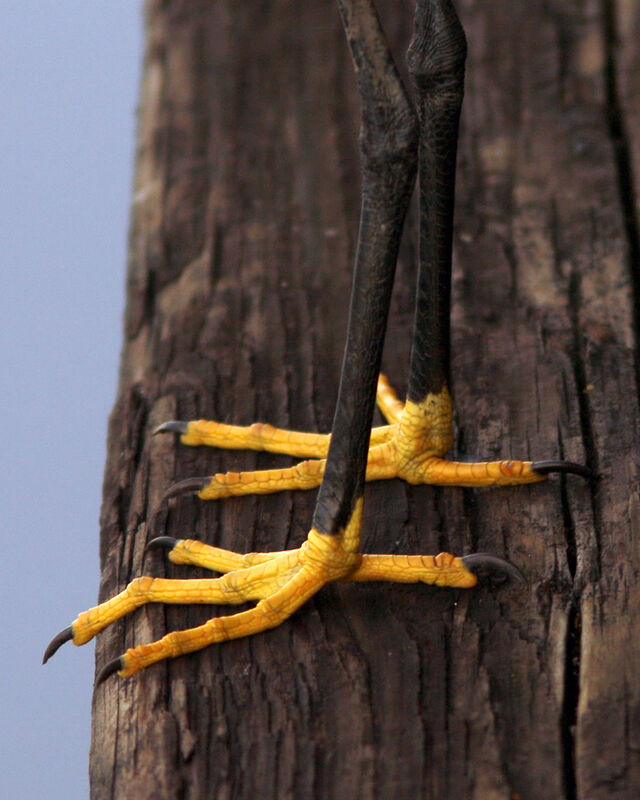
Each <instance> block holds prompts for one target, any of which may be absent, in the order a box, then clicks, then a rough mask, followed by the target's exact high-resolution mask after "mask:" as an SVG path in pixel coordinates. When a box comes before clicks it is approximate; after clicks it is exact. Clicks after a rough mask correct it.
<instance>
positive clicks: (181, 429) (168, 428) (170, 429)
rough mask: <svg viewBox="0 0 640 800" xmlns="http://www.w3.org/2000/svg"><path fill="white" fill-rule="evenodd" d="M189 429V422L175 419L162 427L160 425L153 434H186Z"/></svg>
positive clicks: (164, 423)
mask: <svg viewBox="0 0 640 800" xmlns="http://www.w3.org/2000/svg"><path fill="white" fill-rule="evenodd" d="M188 427H189V423H188V422H183V421H182V420H179V419H173V420H171V421H170V422H163V423H162V425H158V427H157V428H156V429H155V431H153V433H152V434H151V435H152V436H155V435H156V433H180V434H183V433H186V432H187V428H188Z"/></svg>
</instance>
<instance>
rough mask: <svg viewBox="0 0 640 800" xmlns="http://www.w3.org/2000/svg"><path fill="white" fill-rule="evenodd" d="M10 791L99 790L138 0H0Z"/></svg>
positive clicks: (27, 799)
mask: <svg viewBox="0 0 640 800" xmlns="http://www.w3.org/2000/svg"><path fill="white" fill-rule="evenodd" d="M0 41H1V42H2V45H1V47H0V117H1V121H0V170H1V172H0V174H1V179H0V331H1V335H0V365H1V371H0V387H1V388H0V421H1V425H0V445H1V448H2V480H0V509H1V513H0V533H1V542H2V559H1V560H0V573H1V574H0V607H1V608H2V625H0V652H1V653H2V680H0V719H1V720H2V724H1V726H0V797H3V798H5V797H6V798H20V800H31V798H47V800H58V798H61V799H62V798H64V799H65V800H69V798H74V799H75V798H84V797H87V796H88V787H89V783H88V771H87V770H88V753H89V744H90V739H89V732H90V714H91V694H92V683H93V646H92V645H87V646H85V647H84V648H76V647H73V645H70V644H68V645H66V646H65V647H64V648H62V649H61V650H60V651H59V653H58V654H57V655H56V657H55V658H54V659H52V660H51V661H50V662H49V663H48V664H47V665H46V666H45V667H43V666H41V663H40V662H41V659H42V652H43V650H44V648H45V646H46V644H47V642H48V641H49V639H50V638H51V637H52V636H53V635H54V634H55V633H57V632H58V630H60V629H61V628H64V627H66V626H67V625H68V624H69V623H70V622H71V621H72V620H73V619H74V618H75V616H76V615H77V613H78V612H79V611H81V610H83V609H85V608H86V607H88V606H91V605H93V604H94V603H95V601H96V597H97V592H98V581H99V574H98V514H99V508H100V495H101V484H102V472H103V468H104V460H105V439H106V429H107V416H108V414H109V411H110V410H111V407H112V404H113V401H114V399H115V391H116V380H117V370H118V358H119V350H120V341H121V320H122V313H123V306H124V274H125V253H126V250H125V246H126V231H127V223H128V211H129V200H130V190H131V182H132V173H133V152H134V131H135V106H136V102H137V88H138V82H139V77H140V69H141V61H142V14H141V10H140V3H139V2H137V0H109V1H108V2H107V0H93V1H92V2H87V1H86V0H0Z"/></svg>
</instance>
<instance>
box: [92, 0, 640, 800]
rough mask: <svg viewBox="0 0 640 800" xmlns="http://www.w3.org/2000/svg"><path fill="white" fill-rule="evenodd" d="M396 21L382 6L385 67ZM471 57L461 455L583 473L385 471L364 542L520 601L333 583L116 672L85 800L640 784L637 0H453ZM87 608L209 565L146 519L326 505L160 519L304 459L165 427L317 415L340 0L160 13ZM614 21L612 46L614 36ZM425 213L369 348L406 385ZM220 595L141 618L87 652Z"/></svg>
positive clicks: (595, 791) (166, 7) (456, 361)
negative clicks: (238, 475)
mask: <svg viewBox="0 0 640 800" xmlns="http://www.w3.org/2000/svg"><path fill="white" fill-rule="evenodd" d="M410 6H411V4H410V3H403V4H402V5H401V7H400V4H398V3H394V2H391V0H388V2H384V3H381V4H380V10H381V16H382V18H383V22H384V25H385V28H386V30H387V34H388V36H389V37H390V39H391V40H392V42H393V43H394V48H395V50H396V52H397V53H398V58H399V59H402V58H403V56H402V54H403V51H404V49H405V47H406V44H407V43H408V41H409V38H410V33H411V24H412V22H411V8H410ZM458 9H459V12H460V14H461V17H462V20H463V24H464V25H465V28H466V30H467V37H468V40H469V59H468V63H467V81H466V101H465V108H464V111H463V119H462V131H461V142H460V148H459V179H458V190H457V225H456V234H455V243H454V284H453V297H454V309H453V317H452V345H453V361H452V372H453V384H454V386H453V388H454V393H455V400H456V424H457V430H456V441H457V444H456V451H455V452H456V455H457V456H459V457H460V458H462V459H467V458H471V457H476V456H477V457H483V458H484V457H487V458H489V457H491V458H493V457H509V456H514V457H520V456H521V457H532V458H535V459H541V458H555V457H565V458H568V459H570V460H574V461H580V462H585V463H589V464H590V465H591V466H593V467H594V468H595V469H596V470H597V471H598V472H599V473H600V475H601V477H600V480H599V481H598V482H597V484H594V485H593V486H591V487H590V486H589V485H587V484H585V483H584V482H583V481H581V480H580V479H577V478H575V477H568V478H557V477H556V478H553V479H551V480H550V481H549V482H548V483H546V484H543V485H537V486H533V487H522V488H508V489H493V490H486V491H474V490H463V489H448V488H444V489H443V488H433V487H417V488H412V487H408V486H405V485H404V484H402V483H400V482H398V481H392V482H389V483H387V484H374V485H370V486H369V487H368V489H367V493H366V501H367V509H366V518H365V531H364V547H365V550H366V551H368V552H376V551H377V552H398V553H418V552H425V553H430V552H431V553H433V552H438V551H439V550H441V549H449V550H451V551H453V552H457V553H460V554H463V553H467V552H471V551H491V552H493V553H495V554H496V555H502V556H506V557H508V558H509V559H511V560H512V561H513V562H514V563H516V564H517V565H518V566H519V567H520V568H521V569H522V571H523V572H524V573H525V575H526V577H527V581H528V585H527V587H526V588H524V589H522V588H508V589H501V590H490V589H487V588H480V589H478V590H476V591H473V592H469V593H465V592H455V591H442V590H438V589H433V588H430V587H415V586H399V585H393V586H391V585H385V584H380V585H367V586H359V585H344V586H334V587H328V588H327V589H325V590H323V591H322V592H321V593H320V595H319V596H318V597H317V598H315V599H314V600H313V601H312V602H311V603H309V604H308V605H307V606H306V607H305V608H304V609H302V610H301V611H300V612H299V613H298V614H297V615H296V616H295V617H294V618H293V619H292V620H291V621H289V622H288V623H287V624H285V625H284V626H282V627H281V628H278V629H276V630H274V631H271V632H268V633H265V634H263V635H259V636H256V637H254V638H252V639H248V640H241V641H236V642H231V643H227V644H225V645H224V646H220V647H212V648H209V649H207V650H205V651H203V652H202V653H199V654H196V655H194V656H190V657H185V658H180V659H176V660H174V661H172V662H170V663H166V664H161V665H156V666H154V667H152V668H150V669H149V670H147V671H145V672H144V673H142V674H141V675H139V676H137V677H135V678H133V679H131V680H129V681H119V680H117V679H111V680H109V681H108V682H107V683H105V684H104V685H103V686H101V687H100V688H99V689H98V690H97V692H96V696H95V700H94V713H93V743H92V753H91V782H92V797H93V798H94V799H95V798H98V799H99V800H102V799H103V798H131V797H134V796H135V797H136V798H139V799H140V800H142V798H167V799H168V798H176V797H180V798H194V799H195V798H204V797H206V798H221V799H222V798H234V799H235V798H243V799H244V798H247V799H248V798H256V797H259V798H262V799H264V800H268V799H269V798H278V800H281V799H282V798H296V800H300V798H314V799H320V798H321V799H322V800H325V799H327V800H329V798H345V797H348V798H351V797H353V798H355V797H357V798H363V799H364V800H366V799H367V798H378V799H379V800H387V799H390V798H392V799H393V800H400V799H401V798H416V797H425V798H451V800H458V798H478V800H493V798H496V799H497V798H500V799H502V798H505V800H506V799H513V798H521V799H522V800H526V799H527V798H531V800H539V799H540V798H563V800H573V798H580V799H581V800H595V799H596V798H603V799H604V798H635V797H637V796H638V793H639V790H640V759H638V748H639V746H640V680H639V679H638V668H637V665H638V663H640V661H639V657H640V652H639V650H640V645H639V644H638V641H639V638H638V630H639V622H640V620H639V616H640V603H639V592H638V580H637V579H638V571H639V569H640V546H639V541H640V522H639V511H640V496H639V491H638V472H639V459H638V444H639V438H640V437H639V431H638V384H637V378H638V357H637V353H638V347H637V345H638V331H639V324H638V323H639V320H640V314H639V313H638V308H639V301H638V288H639V286H640V278H639V272H638V260H637V256H638V253H639V252H640V248H639V246H638V241H639V240H638V223H637V211H636V209H637V204H636V203H637V198H636V195H635V192H636V188H635V187H636V183H637V182H636V181H635V180H634V171H635V172H637V169H638V158H639V153H640V151H639V150H638V141H639V139H638V135H637V134H638V120H639V118H640V106H639V103H640V100H639V97H640V94H639V93H638V87H639V79H638V75H639V74H640V70H639V66H640V65H639V64H638V51H637V41H638V32H639V30H640V11H639V8H638V4H637V3H636V2H635V0H619V2H617V3H616V2H614V0H601V2H600V0H546V1H543V0H529V1H528V2H525V0H509V2H507V0H495V2H492V3H486V2H480V0H462V1H461V2H459V3H458ZM146 15H147V39H146V54H145V64H144V71H143V79H142V86H141V104H140V109H139V124H138V143H137V158H136V164H137V167H136V180H135V187H134V197H133V205H132V216H131V234H130V247H129V270H128V286H127V292H128V294H127V298H128V300H127V312H126V321H125V340H124V348H123V356H122V371H121V379H120V386H119V392H118V399H117V402H116V405H115V408H114V411H113V414H112V417H111V424H110V433H109V455H108V462H107V467H106V475H105V484H104V505H103V511H102V531H101V557H102V582H101V588H100V597H101V599H105V598H107V597H108V596H111V595H112V594H114V593H115V592H116V591H118V590H119V589H121V588H122V587H124V585H125V584H126V583H127V582H128V581H129V580H130V579H131V578H133V577H135V576H137V575H140V574H141V573H143V572H144V573H147V574H149V573H151V574H154V575H167V576H174V577H189V576H196V575H204V573H202V572H199V571H198V570H195V569H193V568H189V569H188V568H185V567H176V566H172V565H169V564H168V563H165V562H164V561H163V560H162V559H161V558H160V557H159V556H158V555H156V554H153V555H150V556H148V557H146V558H145V559H143V549H144V545H145V543H146V541H147V540H148V539H149V538H151V537H152V536H154V535H164V534H166V535H170V536H177V537H180V536H188V537H193V538H198V539H202V540H203V541H207V542H210V543H215V544H218V545H220V546H222V547H227V548H232V549H236V550H239V551H246V550H261V549H269V550H272V549H277V548H283V547H287V546H294V545H297V544H299V543H300V542H301V541H302V540H303V539H304V537H305V535H306V533H307V529H308V526H309V522H310V519H311V514H312V509H313V503H314V493H310V494H291V493H284V494H281V495H274V496H271V497H268V496H265V497H255V498H238V499H229V500H225V501H222V502H219V503H210V504H207V505H204V504H202V503H199V502H198V501H197V500H195V499H192V498H181V499H179V500H176V501H172V502H171V504H170V505H169V506H167V505H163V504H162V503H161V495H162V492H163V491H164V489H165V488H166V487H167V486H168V485H169V484H170V483H171V482H172V481H174V480H178V479H180V478H184V477H188V476H191V475H205V474H209V473H211V472H213V471H219V470H226V469H230V470H239V469H251V468H252V467H254V466H257V467H261V466H265V467H266V466H270V465H274V464H286V463H289V462H288V460H287V459H286V458H284V457H279V456H273V455H268V454H262V453H261V454H255V453H242V452H216V451H208V450H205V449H197V450H195V449H188V448H184V447H180V446H179V445H178V443H177V442H175V441H172V440H171V438H170V437H156V438H151V436H150V432H151V431H152V429H153V428H154V427H155V426H156V425H157V424H159V423H161V422H163V421H165V420H167V419H170V418H191V417H199V416H208V417H212V418H215V419H220V420H222V421H227V422H233V423H238V424H247V423H250V422H252V421H254V420H264V421H269V422H271V423H273V424H276V425H281V426H289V427H295V428H300V429H309V430H321V431H326V430H328V429H329V427H330V423H331V418H332V415H333V406H334V402H335V395H336V389H337V382H338V377H339V375H338V371H339V365H340V360H341V354H342V348H343V345H344V331H345V327H346V309H347V303H348V292H349V286H350V275H351V261H352V257H353V249H354V243H355V236H356V228H357V215H358V193H359V167H358V160H357V155H358V150H357V119H358V107H357V99H356V95H355V86H354V79H353V75H352V69H351V64H350V60H349V56H348V52H347V48H346V45H345V43H344V41H343V34H342V31H341V28H340V24H339V20H338V16H337V12H336V11H335V9H334V8H333V6H332V4H331V3H330V2H327V0H307V2H305V3H293V2H290V0H286V1H285V0H268V1H267V0H265V2H257V0H252V2H243V3H237V2H234V1H233V0H221V1H220V2H216V3H211V2H205V1H204V0H190V1H189V2H186V0H182V1H178V0H165V2H160V0H149V2H147V3H146ZM614 34H615V36H614ZM416 234H417V220H416V217H415V213H414V214H413V215H412V217H411V218H410V221H409V224H408V230H407V235H406V237H405V242H404V244H403V248H402V251H401V258H400V263H399V269H398V277H397V286H396V288H395V291H394V299H393V306H392V313H391V320H390V328H389V333H388V335H387V342H386V349H385V358H384V364H385V369H386V370H387V372H388V373H389V375H390V377H391V378H392V380H393V381H394V382H395V383H396V385H398V386H399V388H400V389H401V390H403V389H404V388H406V364H407V363H408V353H409V346H410V329H411V319H412V302H413V289H414V283H415V257H416V253H415V244H414V243H415V241H416ZM214 613H217V612H216V610H215V609H209V608H163V607H148V608H145V609H142V610H140V611H138V612H136V613H135V614H134V615H132V616H131V617H130V618H127V619H125V620H123V621H122V622H120V623H117V624H115V625H113V626H112V627H111V628H110V629H108V630H107V631H106V632H105V633H103V634H102V635H101V636H100V637H99V639H98V645H97V663H98V666H102V665H103V664H104V663H105V662H106V661H107V660H108V659H110V658H113V657H115V656H116V655H118V654H120V653H121V652H122V651H123V650H124V648H126V647H127V646H130V645H133V644H137V643H140V642H142V641H148V640H150V639H151V638H154V637H158V636H160V635H162V634H163V633H164V632H166V631H167V630H170V629H176V628H182V627H187V626H191V625H195V624H198V623H200V622H202V621H204V620H205V619H206V618H207V617H208V616H210V615H211V614H214Z"/></svg>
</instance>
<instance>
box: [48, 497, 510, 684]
mask: <svg viewBox="0 0 640 800" xmlns="http://www.w3.org/2000/svg"><path fill="white" fill-rule="evenodd" d="M361 508H362V503H361V502H360V503H359V505H358V508H357V510H356V512H355V513H354V515H353V518H352V521H351V522H350V524H349V525H348V526H347V528H346V529H345V531H343V532H341V534H340V535H337V536H336V535H328V534H321V533H319V532H318V531H316V530H312V531H311V532H310V533H309V536H308V538H307V540H306V541H305V542H304V544H303V545H302V546H301V547H299V548H297V549H296V550H286V551H281V552H274V553H248V554H245V555H240V554H238V553H234V552H231V551H229V550H222V549H221V548H218V547H212V546H210V545H206V544H203V543H202V542H198V541H195V540H191V539H173V538H171V537H168V536H161V537H158V538H156V539H153V540H152V541H150V542H149V544H148V545H147V550H149V549H156V548H162V549H168V550H169V552H168V557H169V559H170V560H171V561H172V562H173V563H174V564H189V565H193V566H199V567H204V568H206V569H210V570H215V571H216V572H220V573H222V577H219V578H210V579H193V580H171V579H164V578H151V577H141V578H136V579H135V580H133V581H131V583H129V585H128V586H127V587H126V588H125V589H124V590H123V591H122V592H120V593H119V594H118V595H116V596H115V597H112V598H111V599H110V600H107V601H106V602H104V603H101V604H100V605H98V606H96V607H95V608H92V609H90V610H88V611H85V612H83V613H82V614H80V615H79V616H78V618H77V619H76V620H75V621H74V622H73V624H72V625H71V626H69V627H68V628H65V629H64V630H63V631H61V632H60V633H59V634H58V635H57V636H55V637H54V638H53V639H52V640H51V642H50V644H49V646H48V647H47V649H46V651H45V654H44V659H43V663H44V662H46V661H47V660H48V659H49V658H50V657H51V656H52V655H53V654H54V653H55V652H56V650H57V649H58V648H59V647H60V646H61V645H62V644H64V643H65V642H67V641H73V642H74V644H76V645H82V644H85V643H86V642H88V641H90V640H91V639H92V638H93V637H94V636H95V635H96V634H97V633H99V632H100V631H101V630H103V629H104V628H105V627H107V626H108V625H110V624H111V623H112V622H115V621H116V620H118V619H120V618H122V617H124V616H125V615H127V614H129V613H130V612H131V611H133V610H135V609H136V608H139V607H140V606H142V605H145V604H147V603H184V604H186V603H216V604H227V605H232V604H239V603H246V602H250V601H256V600H257V601H258V602H257V605H256V606H254V607H253V608H251V609H249V610H247V611H241V612H239V613H236V614H231V615H228V616H223V617H214V618H212V619H210V620H208V621H207V622H206V623H204V624H203V625H200V626H198V627H195V628H190V629H187V630H182V631H173V632H172V633H168V634H166V635H165V636H163V637H162V638H161V639H159V640H158V641H156V642H152V643H150V644H144V645H138V646H137V647H133V648H130V649H129V650H127V651H126V653H124V654H123V655H121V656H119V657H118V658H115V659H113V660H112V661H110V662H108V663H107V664H106V665H105V666H104V667H103V668H102V670H101V671H100V673H99V674H98V677H97V679H96V684H99V683H102V681H104V680H106V678H108V677H109V676H110V675H112V674H113V673H114V672H117V673H118V674H119V675H120V676H121V677H123V678H128V677H130V676H131V675H134V674H135V673H136V672H138V671H140V670H141V669H144V668H145V667H147V666H149V665H150V664H153V663H155V662H156V661H161V660H163V659H166V658H173V657H175V656H178V655H183V654H185V653H190V652H193V651H195V650H200V649H202V648H204V647H207V646H208V645H210V644H214V643H216V642H222V641H226V640H228V639H235V638H240V637H243V636H249V635H251V634H254V633H259V632H262V631H265V630H268V629H270V628H274V627H276V626H277V625H279V624H280V623H281V622H283V621H284V620H285V619H287V618H288V617H290V616H291V615H292V614H293V613H294V612H295V611H296V610H297V609H298V608H299V607H300V606H301V605H303V604H304V603H305V602H306V601H307V600H308V599H309V598H310V597H312V596H313V595H314V594H315V593H316V592H317V591H319V590H320V589H321V588H322V587H323V586H324V585H325V584H326V583H330V582H332V581H356V582H364V581H381V580H388V581H395V582H401V583H426V584H432V585H435V586H440V587H457V588H471V587H473V586H475V585H476V583H477V581H478V578H479V577H480V578H485V579H486V578H491V579H492V580H494V581H495V580H497V581H499V582H504V581H506V580H516V581H520V582H523V581H524V579H523V578H522V575H521V574H520V572H519V571H518V570H517V568H516V567H514V566H513V565H512V564H510V563H509V562H507V561H504V560H503V559H500V558H496V557H495V556H491V555H487V554H482V553H476V554H473V555H469V556H464V557H462V558H459V557H456V556H453V555H451V554H450V553H440V554H439V555H437V556H411V555H361V554H360V553H359V552H358V548H359V527H360V518H361Z"/></svg>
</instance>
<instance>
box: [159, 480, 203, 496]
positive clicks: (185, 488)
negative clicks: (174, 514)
mask: <svg viewBox="0 0 640 800" xmlns="http://www.w3.org/2000/svg"><path fill="white" fill-rule="evenodd" d="M208 483H211V478H185V480H183V481H178V483H174V484H172V485H171V486H170V487H169V488H168V489H167V491H166V492H165V493H164V494H163V495H162V499H163V500H168V499H169V498H170V497H177V496H178V495H180V494H189V493H190V492H193V494H198V492H200V491H202V489H204V487H205V486H206V485H207V484H208Z"/></svg>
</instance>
